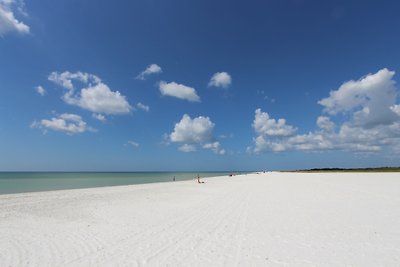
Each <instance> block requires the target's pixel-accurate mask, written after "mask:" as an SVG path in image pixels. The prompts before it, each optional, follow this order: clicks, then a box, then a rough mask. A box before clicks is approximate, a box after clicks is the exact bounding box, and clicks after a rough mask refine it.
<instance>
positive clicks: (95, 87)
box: [48, 71, 132, 114]
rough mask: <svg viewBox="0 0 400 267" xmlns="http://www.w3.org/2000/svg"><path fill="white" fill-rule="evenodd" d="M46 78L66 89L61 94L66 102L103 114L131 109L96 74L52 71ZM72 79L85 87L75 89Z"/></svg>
mask: <svg viewBox="0 0 400 267" xmlns="http://www.w3.org/2000/svg"><path fill="white" fill-rule="evenodd" d="M48 79H49V80H50V81H52V82H54V83H56V84H58V85H60V86H62V87H63V88H65V89H67V92H66V93H65V94H64V95H63V100H64V101H65V102H66V103H67V104H70V105H75V106H78V107H81V108H83V109H86V110H89V111H92V112H95V113H105V114H124V113H129V112H130V111H131V110H132V107H131V106H130V104H129V103H128V101H127V100H126V97H125V96H124V95H122V94H121V93H120V92H118V91H112V90H111V89H110V88H109V87H108V85H106V84H105V83H103V82H102V81H101V79H100V78H99V77H97V76H96V75H93V74H89V73H83V72H76V73H71V72H68V71H65V72H62V73H58V72H52V73H51V74H50V76H49V78H48ZM73 81H75V82H76V81H78V82H80V83H81V84H83V85H84V86H86V87H84V88H82V89H81V90H76V89H75V86H74V84H73ZM77 91H78V92H77Z"/></svg>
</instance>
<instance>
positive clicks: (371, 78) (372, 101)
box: [318, 69, 397, 127]
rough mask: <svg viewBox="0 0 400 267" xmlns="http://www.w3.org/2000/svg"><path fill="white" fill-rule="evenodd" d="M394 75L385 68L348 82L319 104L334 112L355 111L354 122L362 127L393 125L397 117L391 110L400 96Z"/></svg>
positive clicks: (326, 110) (332, 113) (331, 112)
mask: <svg viewBox="0 0 400 267" xmlns="http://www.w3.org/2000/svg"><path fill="white" fill-rule="evenodd" d="M394 74H395V72H394V71H389V70H388V69H381V70H380V71H378V72H377V73H375V74H368V75H366V76H364V77H362V78H361V79H359V80H357V81H353V80H352V81H348V82H345V83H343V84H342V85H341V86H340V87H339V88H338V89H337V90H334V91H331V92H330V93H329V97H327V98H324V99H322V100H320V101H319V102H318V103H319V104H321V105H322V106H324V111H325V112H327V113H329V114H331V115H336V114H338V113H340V112H342V113H351V115H352V119H353V122H354V123H355V124H357V125H360V126H365V127H371V126H374V125H380V124H391V123H393V122H394V121H395V120H396V119H397V118H396V116H395V114H394V112H393V111H392V110H391V109H390V107H391V106H393V105H394V104H395V102H396V97H397V93H396V87H395V81H394V80H393V79H392V78H393V76H394Z"/></svg>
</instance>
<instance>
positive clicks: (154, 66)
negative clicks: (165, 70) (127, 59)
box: [136, 64, 162, 80]
mask: <svg viewBox="0 0 400 267" xmlns="http://www.w3.org/2000/svg"><path fill="white" fill-rule="evenodd" d="M161 72H162V69H161V67H160V66H158V65H157V64H151V65H149V66H147V68H146V69H145V70H144V71H142V72H141V73H139V75H138V76H136V79H138V80H145V79H146V78H147V77H148V76H149V75H151V74H155V73H161Z"/></svg>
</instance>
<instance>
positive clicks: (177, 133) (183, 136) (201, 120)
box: [170, 114, 215, 143]
mask: <svg viewBox="0 0 400 267" xmlns="http://www.w3.org/2000/svg"><path fill="white" fill-rule="evenodd" d="M214 126H215V124H214V123H213V122H212V121H211V120H210V118H208V117H203V116H200V117H197V118H194V119H192V118H190V116H189V115H187V114H185V115H183V117H182V119H181V121H180V122H178V123H176V124H175V128H174V131H173V132H172V133H171V134H170V139H171V141H172V142H180V143H204V142H209V141H211V140H212V131H213V129H214Z"/></svg>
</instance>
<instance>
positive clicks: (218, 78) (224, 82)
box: [208, 72, 232, 88]
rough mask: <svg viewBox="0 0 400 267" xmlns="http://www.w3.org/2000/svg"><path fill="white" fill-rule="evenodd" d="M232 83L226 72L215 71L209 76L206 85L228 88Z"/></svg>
mask: <svg viewBox="0 0 400 267" xmlns="http://www.w3.org/2000/svg"><path fill="white" fill-rule="evenodd" d="M231 83H232V78H231V76H230V75H229V73H227V72H217V73H214V75H213V76H212V77H211V79H210V81H209V83H208V86H215V87H222V88H228V87H229V86H230V85H231Z"/></svg>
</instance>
